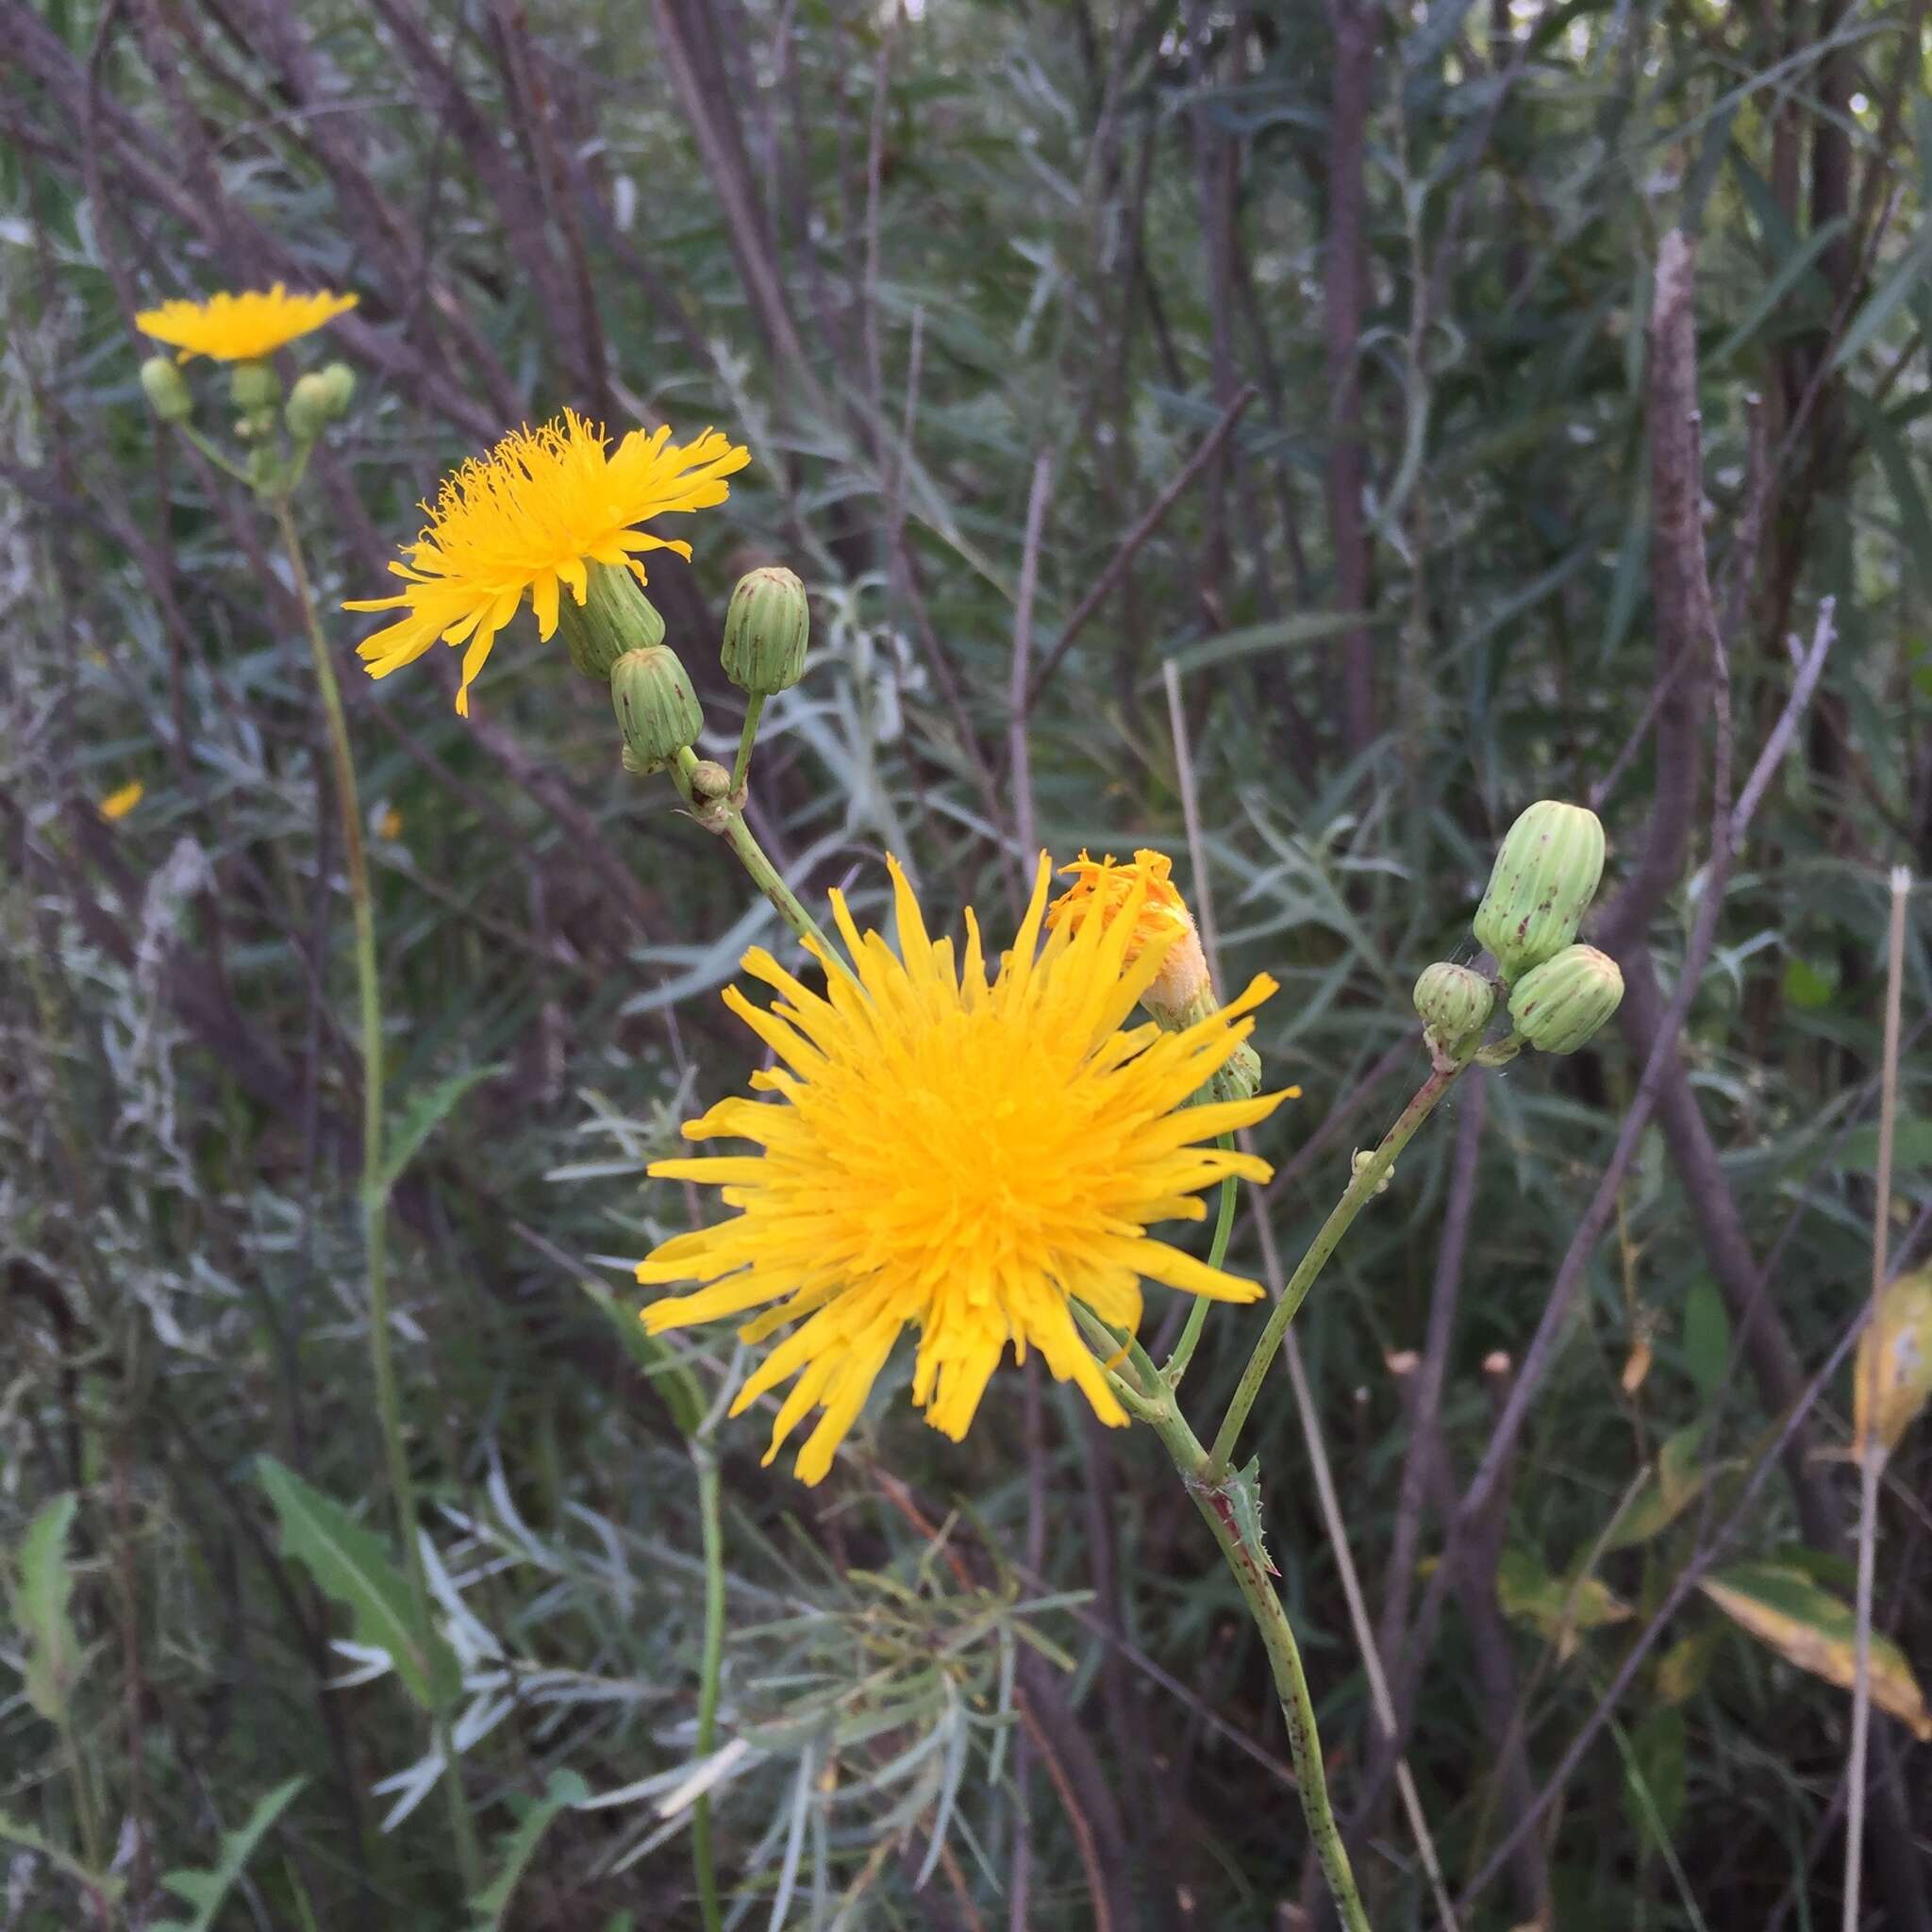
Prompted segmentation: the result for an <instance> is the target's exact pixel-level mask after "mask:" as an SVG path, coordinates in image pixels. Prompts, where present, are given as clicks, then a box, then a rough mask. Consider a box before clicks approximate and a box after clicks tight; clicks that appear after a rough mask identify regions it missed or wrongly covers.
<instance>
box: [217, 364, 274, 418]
mask: <svg viewBox="0 0 1932 1932" xmlns="http://www.w3.org/2000/svg"><path fill="white" fill-rule="evenodd" d="M228 393H229V394H230V395H231V396H233V397H234V398H235V407H236V408H238V409H240V410H241V411H242V414H243V415H244V416H265V415H267V414H268V412H269V411H270V410H271V409H273V408H275V405H276V404H277V403H279V402H280V401H281V399H282V381H281V377H280V376H278V375H276V374H275V371H274V370H273V369H271V368H270V367H269V366H268V364H267V363H266V362H238V363H236V364H235V366H234V367H233V368H232V369H230V370H229V372H228Z"/></svg>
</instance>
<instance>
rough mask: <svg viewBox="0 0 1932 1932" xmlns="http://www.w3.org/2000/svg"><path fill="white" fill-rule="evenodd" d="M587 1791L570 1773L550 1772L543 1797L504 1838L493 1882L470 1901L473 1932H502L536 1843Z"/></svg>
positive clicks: (582, 1800)
mask: <svg viewBox="0 0 1932 1932" xmlns="http://www.w3.org/2000/svg"><path fill="white" fill-rule="evenodd" d="M590 1795H591V1788H590V1786H588V1785H587V1784H585V1782H584V1781H583V1779H582V1778H580V1777H579V1776H578V1775H577V1774H576V1773H575V1772H574V1771H553V1772H552V1773H551V1774H550V1783H549V1785H548V1786H547V1787H546V1788H545V1790H544V1792H543V1795H542V1796H541V1798H538V1799H535V1800H534V1801H532V1802H530V1803H528V1804H527V1805H526V1806H525V1809H524V1812H523V1815H522V1817H520V1818H519V1819H518V1820H517V1822H516V1824H513V1825H512V1826H511V1827H510V1829H509V1830H508V1832H506V1833H505V1834H504V1838H503V1863H502V1865H501V1866H500V1867H499V1869H498V1871H497V1874H496V1877H495V1879H494V1881H493V1882H492V1883H491V1884H490V1885H489V1886H487V1887H486V1888H485V1889H484V1890H482V1891H479V1892H478V1893H477V1894H476V1895H475V1898H473V1899H472V1900H471V1901H470V1909H471V1910H472V1911H473V1912H475V1914H476V1928H475V1932H503V1927H504V1926H505V1925H506V1924H508V1913H509V1902H510V1900H511V1898H512V1897H513V1896H514V1895H515V1893H516V1889H517V1887H518V1886H519V1885H520V1884H521V1883H522V1882H523V1877H524V1874H525V1871H527V1870H528V1868H529V1863H530V1860H531V1858H532V1857H534V1856H535V1855H536V1850H537V1846H538V1843H539V1842H540V1840H541V1839H542V1837H543V1834H544V1833H545V1832H546V1831H548V1830H549V1829H550V1822H551V1820H552V1819H554V1818H555V1817H556V1816H557V1814H558V1812H559V1811H565V1810H568V1809H569V1808H570V1807H571V1806H573V1805H581V1804H582V1803H583V1802H584V1800H585V1799H586V1798H588V1797H589V1796H590Z"/></svg>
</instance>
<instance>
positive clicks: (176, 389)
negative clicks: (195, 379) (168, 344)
mask: <svg viewBox="0 0 1932 1932" xmlns="http://www.w3.org/2000/svg"><path fill="white" fill-rule="evenodd" d="M141 391H142V394H143V395H144V396H146V398H147V406H148V408H150V409H152V410H153V411H154V412H155V414H156V415H157V416H158V417H159V418H160V420H161V421H162V422H163V423H185V422H187V420H188V419H189V417H190V416H192V414H193V413H194V398H193V397H192V396H191V395H190V394H189V393H188V385H187V383H185V382H184V381H183V380H182V379H181V372H180V370H178V369H177V368H176V367H175V358H173V357H172V356H150V357H149V358H147V360H146V361H145V362H143V363H142V365H141Z"/></svg>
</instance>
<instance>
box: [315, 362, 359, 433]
mask: <svg viewBox="0 0 1932 1932" xmlns="http://www.w3.org/2000/svg"><path fill="white" fill-rule="evenodd" d="M322 379H323V381H325V383H327V384H328V412H329V416H330V418H331V420H333V419H335V418H336V417H339V416H346V415H347V414H348V413H349V405H350V404H351V403H353V402H354V401H355V400H356V372H355V371H354V370H353V369H351V368H350V367H349V365H348V364H347V363H346V362H331V363H329V364H328V365H327V367H326V368H325V369H324V370H323V372H322Z"/></svg>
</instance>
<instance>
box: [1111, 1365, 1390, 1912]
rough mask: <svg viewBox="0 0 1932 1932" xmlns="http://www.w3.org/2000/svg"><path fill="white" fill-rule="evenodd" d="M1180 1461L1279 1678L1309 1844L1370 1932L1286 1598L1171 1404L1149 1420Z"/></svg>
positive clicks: (1341, 1906)
mask: <svg viewBox="0 0 1932 1932" xmlns="http://www.w3.org/2000/svg"><path fill="white" fill-rule="evenodd" d="M1149 1420H1150V1421H1151V1423H1152V1425H1153V1427H1154V1428H1155V1429H1156V1431H1157V1432H1158V1434H1159V1437H1160V1440H1161V1441H1162V1442H1164V1443H1165V1444H1166V1446H1167V1453H1168V1455H1169V1456H1170V1457H1173V1458H1174V1468H1175V1469H1176V1470H1178V1471H1179V1472H1180V1475H1181V1480H1182V1481H1183V1482H1185V1483H1186V1484H1187V1486H1188V1493H1189V1494H1190V1495H1191V1496H1192V1497H1193V1499H1194V1506H1195V1507H1196V1508H1198V1509H1199V1510H1200V1512H1201V1514H1202V1516H1203V1517H1204V1518H1205V1519H1206V1521H1207V1524H1208V1528H1209V1529H1211V1530H1212V1531H1213V1532H1214V1541H1216V1542H1217V1543H1218V1544H1220V1546H1221V1554H1222V1556H1223V1557H1224V1558H1225V1560H1226V1563H1227V1567H1228V1569H1229V1570H1230V1571H1231V1572H1232V1573H1233V1574H1234V1580H1235V1582H1236V1584H1237V1585H1238V1586H1239V1588H1240V1590H1241V1599H1242V1601H1243V1602H1244V1603H1245V1604H1246V1605H1247V1607H1248V1615H1249V1616H1250V1617H1251V1618H1253V1619H1254V1624H1255V1628H1256V1629H1257V1631H1258V1632H1259V1633H1260V1637H1261V1642H1262V1645H1263V1647H1264V1648H1265V1649H1266V1651H1267V1653H1268V1667H1269V1669H1270V1670H1271V1671H1272V1672H1273V1673H1274V1691H1275V1695H1276V1696H1277V1697H1278V1698H1279V1699H1280V1702H1281V1715H1282V1717H1283V1718H1284V1719H1285V1720H1286V1721H1287V1724H1288V1748H1289V1755H1290V1756H1291V1757H1292V1758H1293V1760H1294V1775H1295V1788H1296V1790H1297V1792H1298V1794H1299V1795H1300V1798H1301V1801H1302V1816H1303V1818H1304V1819H1305V1820H1306V1821H1307V1827H1308V1838H1309V1840H1310V1841H1311V1842H1312V1844H1313V1845H1314V1848H1315V1857H1317V1858H1318V1859H1319V1860H1320V1861H1321V1865H1322V1874H1323V1876H1324V1878H1325V1879H1326V1880H1327V1882H1328V1890H1329V1895H1330V1896H1331V1897H1332V1898H1333V1899H1334V1901H1335V1908H1336V1910H1337V1911H1338V1912H1339V1913H1340V1914H1341V1923H1342V1924H1343V1925H1344V1926H1345V1927H1346V1928H1347V1932H1369V1915H1368V1913H1367V1912H1366V1911H1365V1910H1363V1908H1362V1901H1361V1894H1360V1892H1358V1891H1357V1890H1356V1883H1355V1872H1354V1869H1353V1868H1352V1867H1351V1865H1350V1864H1349V1860H1348V1850H1347V1847H1346V1846H1344V1845H1343V1843H1342V1842H1341V1825H1340V1824H1337V1822H1336V1818H1335V1807H1334V1806H1333V1805H1332V1804H1331V1803H1330V1802H1329V1797H1328V1776H1327V1773H1326V1771H1325V1769H1324V1766H1323V1762H1322V1740H1321V1736H1320V1734H1319V1733H1318V1732H1317V1730H1316V1728H1315V1706H1314V1701H1313V1699H1312V1698H1310V1697H1309V1695H1308V1679H1307V1673H1306V1672H1305V1671H1304V1670H1303V1669H1302V1653H1301V1646H1300V1645H1299V1644H1298V1643H1297V1642H1296V1641H1295V1640H1294V1630H1293V1627H1292V1626H1291V1624H1290V1623H1289V1621H1288V1612H1287V1610H1285V1609H1284V1608H1283V1607H1282V1604H1281V1598H1280V1596H1279V1594H1278V1593H1277V1592H1276V1591H1275V1588H1274V1584H1273V1583H1272V1582H1270V1581H1269V1578H1268V1575H1267V1573H1266V1572H1265V1571H1263V1569H1262V1568H1261V1562H1260V1555H1259V1552H1258V1550H1251V1549H1250V1548H1249V1547H1248V1545H1247V1544H1246V1543H1245V1542H1244V1541H1242V1539H1241V1531H1240V1528H1239V1525H1238V1524H1237V1521H1236V1517H1235V1512H1234V1505H1233V1503H1232V1501H1231V1500H1230V1498H1229V1496H1228V1493H1227V1491H1226V1489H1225V1487H1224V1480H1225V1479H1224V1478H1223V1479H1220V1480H1216V1479H1213V1478H1211V1477H1210V1475H1209V1473H1208V1472H1209V1463H1208V1455H1207V1452H1206V1451H1205V1450H1203V1448H1202V1447H1201V1444H1200V1442H1199V1441H1197V1440H1196V1438H1195V1435H1194V1432H1193V1430H1192V1429H1191V1428H1190V1427H1189V1426H1188V1424H1186V1422H1185V1421H1183V1420H1182V1418H1181V1416H1180V1415H1179V1413H1178V1412H1177V1411H1176V1410H1175V1408H1174V1404H1173V1402H1172V1400H1170V1401H1169V1402H1168V1403H1166V1404H1164V1405H1162V1408H1161V1412H1160V1413H1159V1414H1158V1416H1155V1417H1151V1418H1150V1419H1149Z"/></svg>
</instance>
